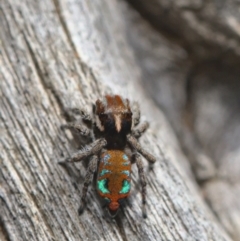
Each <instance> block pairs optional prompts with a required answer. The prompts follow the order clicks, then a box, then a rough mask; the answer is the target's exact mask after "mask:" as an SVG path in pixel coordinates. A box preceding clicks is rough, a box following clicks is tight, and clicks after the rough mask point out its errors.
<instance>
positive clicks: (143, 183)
mask: <svg viewBox="0 0 240 241" xmlns="http://www.w3.org/2000/svg"><path fill="white" fill-rule="evenodd" d="M134 161H135V162H136V164H137V168H138V174H139V178H140V181H141V186H142V191H141V193H142V213H143V218H146V217H147V211H146V186H147V183H146V177H145V174H144V170H143V163H142V160H141V156H140V155H139V154H137V153H136V154H135V155H134Z"/></svg>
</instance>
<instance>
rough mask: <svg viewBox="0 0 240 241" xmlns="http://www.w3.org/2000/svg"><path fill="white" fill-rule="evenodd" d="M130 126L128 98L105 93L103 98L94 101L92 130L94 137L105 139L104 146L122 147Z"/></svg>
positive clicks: (111, 147) (130, 114)
mask: <svg viewBox="0 0 240 241" xmlns="http://www.w3.org/2000/svg"><path fill="white" fill-rule="evenodd" d="M131 128H132V112H131V109H130V106H129V100H128V99H122V98H121V97H120V96H119V95H116V96H110V95H106V96H105V98H104V99H103V100H97V101H96V110H95V128H94V132H95V136H96V138H99V137H104V138H105V139H106V141H107V146H106V148H108V149H109V148H110V149H123V148H124V147H125V146H126V137H127V134H129V133H130V132H131Z"/></svg>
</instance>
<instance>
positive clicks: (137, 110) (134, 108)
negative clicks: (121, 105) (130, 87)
mask: <svg viewBox="0 0 240 241" xmlns="http://www.w3.org/2000/svg"><path fill="white" fill-rule="evenodd" d="M132 112H133V117H132V120H133V126H137V125H138V124H139V122H140V117H141V113H140V108H139V105H138V103H137V102H133V105H132Z"/></svg>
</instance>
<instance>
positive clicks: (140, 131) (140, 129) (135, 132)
mask: <svg viewBox="0 0 240 241" xmlns="http://www.w3.org/2000/svg"><path fill="white" fill-rule="evenodd" d="M148 127H149V123H148V122H147V121H144V122H142V123H141V124H139V126H138V127H136V128H134V129H133V130H132V135H133V136H134V137H135V138H137V139H138V138H140V137H141V136H142V134H143V133H144V132H145V131H146V130H147V129H148Z"/></svg>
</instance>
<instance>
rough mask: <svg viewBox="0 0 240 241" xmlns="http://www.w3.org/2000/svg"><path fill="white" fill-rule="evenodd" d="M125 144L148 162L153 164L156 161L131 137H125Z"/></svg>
mask: <svg viewBox="0 0 240 241" xmlns="http://www.w3.org/2000/svg"><path fill="white" fill-rule="evenodd" d="M127 142H128V143H129V144H130V146H132V147H133V148H134V149H136V150H137V151H138V152H139V153H141V154H142V155H143V156H144V157H145V158H146V159H147V161H148V162H150V163H151V164H153V163H154V162H155V161H156V158H155V157H154V156H153V155H152V154H150V153H149V152H147V151H146V150H144V149H143V147H142V146H141V145H140V143H139V142H138V141H137V139H136V138H135V137H134V136H132V135H130V134H129V135H127Z"/></svg>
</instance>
